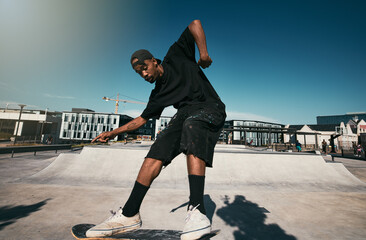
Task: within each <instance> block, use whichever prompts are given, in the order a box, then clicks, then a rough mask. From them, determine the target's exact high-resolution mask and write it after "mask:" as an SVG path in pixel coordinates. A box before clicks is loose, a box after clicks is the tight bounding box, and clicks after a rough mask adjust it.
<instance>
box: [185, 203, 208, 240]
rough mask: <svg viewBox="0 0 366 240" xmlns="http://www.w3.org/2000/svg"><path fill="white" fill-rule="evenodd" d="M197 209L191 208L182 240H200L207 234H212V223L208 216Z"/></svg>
mask: <svg viewBox="0 0 366 240" xmlns="http://www.w3.org/2000/svg"><path fill="white" fill-rule="evenodd" d="M197 207H198V205H197V206H196V207H193V206H189V207H188V214H187V218H186V225H184V228H183V232H182V235H181V236H180V239H181V240H193V239H199V238H200V237H202V236H203V235H205V234H209V233H210V232H211V223H210V220H209V219H208V218H207V217H206V215H204V214H202V213H201V212H200V211H199V210H198V209H197Z"/></svg>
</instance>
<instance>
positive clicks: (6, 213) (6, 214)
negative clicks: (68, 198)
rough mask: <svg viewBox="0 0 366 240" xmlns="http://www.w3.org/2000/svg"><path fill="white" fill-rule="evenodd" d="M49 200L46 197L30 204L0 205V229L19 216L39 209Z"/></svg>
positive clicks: (13, 221)
mask: <svg viewBox="0 0 366 240" xmlns="http://www.w3.org/2000/svg"><path fill="white" fill-rule="evenodd" d="M49 200H51V199H46V200H43V201H42V202H38V203H35V204H32V205H19V206H15V207H13V206H3V207H0V230H2V229H3V228H5V227H6V226H9V225H11V224H13V223H15V222H16V220H18V219H20V218H24V217H27V216H29V215H30V214H31V213H33V212H37V211H39V210H40V209H41V207H43V206H44V205H46V203H47V202H48V201H49Z"/></svg>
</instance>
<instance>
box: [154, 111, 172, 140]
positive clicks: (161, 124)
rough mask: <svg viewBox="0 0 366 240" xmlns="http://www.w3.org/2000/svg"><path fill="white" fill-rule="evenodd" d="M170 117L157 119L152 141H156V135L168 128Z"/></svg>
mask: <svg viewBox="0 0 366 240" xmlns="http://www.w3.org/2000/svg"><path fill="white" fill-rule="evenodd" d="M170 120H172V117H166V116H161V117H160V118H159V119H156V120H155V129H154V139H156V137H157V135H158V134H159V133H160V132H161V131H162V130H163V129H164V128H166V127H167V126H168V124H169V122H170Z"/></svg>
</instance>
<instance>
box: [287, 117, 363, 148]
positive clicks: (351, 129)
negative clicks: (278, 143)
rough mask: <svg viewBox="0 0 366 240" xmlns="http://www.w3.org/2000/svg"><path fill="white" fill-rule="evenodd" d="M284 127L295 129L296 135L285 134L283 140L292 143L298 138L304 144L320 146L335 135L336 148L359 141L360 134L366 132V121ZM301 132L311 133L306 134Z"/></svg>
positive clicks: (346, 146)
mask: <svg viewBox="0 0 366 240" xmlns="http://www.w3.org/2000/svg"><path fill="white" fill-rule="evenodd" d="M286 128H292V129H296V130H297V136H294V135H292V136H290V135H288V134H285V136H284V137H285V138H284V141H285V142H291V143H294V142H295V141H296V140H298V141H299V142H300V143H301V144H304V145H314V146H316V147H317V148H321V143H322V141H323V140H325V142H326V143H327V144H328V145H329V144H330V139H331V136H333V137H336V138H335V139H334V144H335V145H336V146H337V147H338V149H340V148H343V149H350V148H352V145H353V143H359V142H360V137H361V135H362V134H366V121H364V120H357V121H354V120H349V121H348V122H346V123H344V122H341V123H339V124H318V125H312V124H309V125H307V124H305V125H287V126H286ZM302 133H313V134H312V135H311V134H309V135H306V134H302Z"/></svg>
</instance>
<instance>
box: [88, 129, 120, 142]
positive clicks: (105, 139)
mask: <svg viewBox="0 0 366 240" xmlns="http://www.w3.org/2000/svg"><path fill="white" fill-rule="evenodd" d="M116 136H117V135H116V134H115V133H113V131H110V132H103V133H101V134H99V135H98V136H97V137H96V138H94V139H93V141H91V142H92V143H93V142H95V141H98V142H102V143H105V142H108V140H110V139H113V138H115V137H116Z"/></svg>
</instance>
